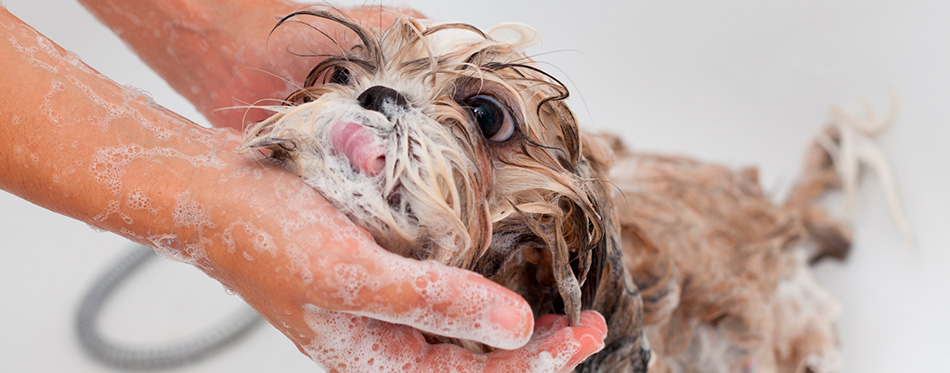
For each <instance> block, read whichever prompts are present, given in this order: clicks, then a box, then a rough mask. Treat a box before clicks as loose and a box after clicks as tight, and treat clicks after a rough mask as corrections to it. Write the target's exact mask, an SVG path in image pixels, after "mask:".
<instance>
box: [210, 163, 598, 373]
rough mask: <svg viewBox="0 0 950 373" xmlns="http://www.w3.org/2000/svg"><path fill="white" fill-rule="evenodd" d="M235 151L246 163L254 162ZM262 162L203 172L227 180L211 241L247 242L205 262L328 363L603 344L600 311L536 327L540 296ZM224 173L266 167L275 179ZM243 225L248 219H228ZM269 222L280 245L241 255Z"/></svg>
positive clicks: (213, 209) (530, 363)
mask: <svg viewBox="0 0 950 373" xmlns="http://www.w3.org/2000/svg"><path fill="white" fill-rule="evenodd" d="M235 157H236V158H235V159H234V161H233V162H234V164H235V165H238V164H242V163H243V164H244V165H243V166H242V167H245V166H247V164H248V163H249V162H247V161H246V160H241V159H239V158H238V157H240V156H238V155H235ZM254 167H260V168H261V170H260V171H257V172H234V171H235V170H223V171H222V175H206V176H207V177H206V178H204V179H203V180H206V182H208V183H214V184H215V185H217V188H200V189H201V190H207V191H211V190H217V192H215V193H209V195H208V196H207V197H205V198H202V199H204V200H205V202H204V203H205V205H207V206H209V211H210V214H211V215H212V216H211V218H212V220H213V221H215V223H216V228H215V232H204V233H203V235H204V236H206V237H210V238H211V239H212V241H214V240H215V237H225V236H227V237H229V239H231V240H233V242H234V243H233V245H236V250H235V249H230V247H229V246H228V245H227V244H226V243H225V242H216V243H215V244H213V245H212V246H209V248H208V250H207V253H206V259H202V261H203V263H199V267H202V266H203V267H205V270H206V271H207V272H208V273H209V274H210V275H212V276H214V277H216V278H218V279H219V280H220V281H222V282H223V283H225V284H226V285H227V286H228V287H230V288H232V289H234V290H235V291H237V292H238V293H239V294H241V295H242V296H243V297H244V299H245V300H246V301H247V302H248V303H250V304H251V305H253V306H254V307H255V308H256V309H257V310H259V311H260V312H261V313H262V314H263V315H264V316H265V317H266V318H267V319H268V320H269V321H270V322H271V323H272V324H273V325H275V326H277V327H278V329H280V330H281V331H282V332H283V333H284V334H285V335H287V336H288V337H289V338H290V339H291V340H293V341H294V343H296V344H297V346H298V347H299V348H300V350H301V351H302V352H304V353H305V354H307V355H308V356H310V357H311V358H313V359H314V360H315V361H316V362H317V363H318V364H320V365H322V366H324V367H326V368H327V369H328V370H331V371H332V370H339V371H352V370H355V371H360V370H362V369H363V368H368V367H370V366H368V365H364V364H368V361H372V364H375V366H376V367H381V366H390V367H393V366H394V367H402V368H405V369H404V370H406V371H447V370H455V367H460V370H461V371H473V372H475V371H538V370H540V371H552V372H553V371H562V370H566V369H570V368H572V367H573V366H575V365H576V364H578V363H580V362H581V361H582V360H583V359H584V358H586V357H587V356H590V355H591V354H593V353H594V352H596V351H599V350H600V349H601V348H602V347H603V339H604V337H605V335H606V325H605V324H604V322H603V319H602V318H601V317H600V316H599V315H597V314H596V313H594V312H588V313H585V314H584V315H585V316H584V317H583V318H582V320H581V323H580V324H579V325H577V326H573V327H568V326H567V321H566V318H565V317H555V316H551V315H549V316H545V317H542V318H540V319H538V321H537V325H535V328H532V325H534V324H535V322H534V320H533V317H532V312H531V309H530V307H529V306H528V304H527V303H526V302H525V301H524V300H523V299H522V298H521V297H519V296H518V295H517V294H515V293H513V292H512V291H510V290H508V289H505V288H504V287H501V286H500V285H498V284H495V283H493V282H491V281H489V280H487V279H485V278H484V277H482V276H480V275H477V274H474V273H471V272H468V271H465V270H462V269H459V268H454V267H448V266H444V265H441V264H438V263H435V262H431V261H417V260H412V259H407V258H403V257H400V256H398V255H395V254H392V253H390V252H388V251H385V250H383V249H382V248H380V247H379V246H377V245H376V244H375V243H374V242H373V240H372V238H371V237H369V236H368V235H367V234H366V233H365V232H364V231H362V230H361V229H359V228H358V227H357V226H355V225H353V224H352V223H351V222H350V221H349V220H348V219H347V218H346V217H345V216H343V215H342V214H339V213H338V212H336V211H335V210H333V208H332V207H331V206H330V205H329V203H327V202H326V201H325V200H324V199H323V198H322V197H321V196H320V195H319V194H318V193H317V192H315V191H314V190H313V189H312V188H310V187H309V186H308V185H306V184H304V183H303V182H302V181H301V180H300V179H299V178H297V177H295V176H294V175H291V174H289V173H287V172H285V171H283V170H280V169H277V168H276V167H273V166H260V165H255V166H254ZM224 174H228V175H235V174H244V175H255V174H257V175H263V177H261V180H268V182H264V183H262V182H260V180H257V177H256V176H255V177H251V176H248V177H241V178H234V177H233V176H232V177H225V176H224ZM221 180H225V184H224V185H222V181H221ZM221 191H225V192H224V193H221ZM231 201H241V202H240V203H236V202H231ZM275 211H279V213H278V214H275ZM247 221H252V222H254V225H255V227H254V228H255V229H256V231H253V232H252V234H247V233H246V232H248V230H247V229H246V228H247V226H244V225H240V224H244V223H242V222H247ZM287 222H294V224H292V225H288V224H287ZM238 225H240V226H241V227H242V229H228V227H236V226H238ZM219 231H220V232H219ZM225 231H227V232H228V233H227V234H225V233H226V232H225ZM258 232H268V234H266V237H265V239H264V241H266V242H267V243H268V245H272V246H273V247H275V248H277V249H276V250H274V251H272V252H270V253H267V254H266V255H258V254H254V258H253V259H254V260H252V261H248V260H246V259H245V258H244V257H243V256H242V255H239V254H235V252H237V253H240V252H242V251H246V252H251V253H254V252H255V251H257V250H256V249H254V248H255V247H256V246H255V245H257V243H256V242H257V240H258V238H257V237H259V234H258ZM274 232H280V233H274ZM315 243H319V247H317V246H316V244H315ZM263 274H267V275H266V276H265V275H263ZM532 329H534V333H532ZM422 331H424V332H428V333H433V334H438V335H442V336H448V337H453V338H462V339H468V340H474V341H478V342H481V343H484V344H487V345H490V346H494V347H498V348H501V350H497V351H495V352H492V353H488V354H473V353H471V352H469V351H466V350H464V349H462V348H460V347H458V346H455V345H447V344H446V345H432V344H429V343H427V342H426V341H425V339H424V337H423V335H422ZM357 358H358V359H359V361H355V360H354V359H357ZM370 371H372V369H370Z"/></svg>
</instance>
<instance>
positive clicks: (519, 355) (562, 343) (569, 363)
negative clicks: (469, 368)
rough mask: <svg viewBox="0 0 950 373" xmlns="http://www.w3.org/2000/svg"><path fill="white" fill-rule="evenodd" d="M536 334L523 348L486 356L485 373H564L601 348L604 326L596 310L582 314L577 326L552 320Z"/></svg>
mask: <svg viewBox="0 0 950 373" xmlns="http://www.w3.org/2000/svg"><path fill="white" fill-rule="evenodd" d="M542 329H548V330H547V332H546V333H538V332H535V335H534V336H533V337H532V338H531V342H529V343H528V344H527V345H526V346H525V347H523V348H521V349H518V350H513V351H496V352H493V353H492V354H489V361H488V364H487V365H486V369H485V371H488V372H564V371H569V370H571V369H573V368H574V367H575V366H577V365H578V364H580V363H581V362H582V361H584V359H586V358H588V357H589V356H591V355H593V354H594V353H596V352H598V351H600V350H601V349H603V348H604V337H606V335H607V325H606V323H605V322H604V318H603V317H602V316H600V314H598V313H597V312H595V311H584V312H582V313H581V318H580V321H579V323H578V325H577V326H573V327H569V326H567V317H566V316H565V317H560V318H557V319H556V320H553V322H551V323H550V324H548V325H546V326H545V327H544V328H542Z"/></svg>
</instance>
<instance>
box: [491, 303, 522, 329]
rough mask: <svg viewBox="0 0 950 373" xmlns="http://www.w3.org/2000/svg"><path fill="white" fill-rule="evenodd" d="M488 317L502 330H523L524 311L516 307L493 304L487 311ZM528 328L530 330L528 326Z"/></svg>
mask: <svg viewBox="0 0 950 373" xmlns="http://www.w3.org/2000/svg"><path fill="white" fill-rule="evenodd" d="M488 319H489V320H490V321H491V322H492V323H493V324H495V325H497V326H498V327H499V328H500V329H503V330H508V331H513V332H520V331H522V330H524V324H525V317H524V312H522V311H521V310H520V309H517V308H512V307H508V306H495V307H493V308H492V309H491V310H490V311H489V313H488ZM528 330H530V328H529V329H528Z"/></svg>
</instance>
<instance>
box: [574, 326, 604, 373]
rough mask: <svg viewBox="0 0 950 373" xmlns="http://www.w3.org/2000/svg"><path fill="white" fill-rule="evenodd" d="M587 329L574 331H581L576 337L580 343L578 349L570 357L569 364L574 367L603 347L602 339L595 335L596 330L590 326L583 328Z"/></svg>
mask: <svg viewBox="0 0 950 373" xmlns="http://www.w3.org/2000/svg"><path fill="white" fill-rule="evenodd" d="M585 329H588V330H585V331H575V333H577V332H580V333H582V334H581V336H580V337H579V338H578V339H577V341H578V342H580V344H581V348H580V350H578V351H577V354H575V355H574V358H572V359H571V366H572V367H575V366H577V365H578V364H580V363H581V362H583V361H584V359H587V358H588V357H590V356H591V355H593V354H596V353H597V352H598V351H600V350H602V349H603V348H604V340H603V339H602V338H599V337H598V336H595V335H594V334H595V333H598V331H596V330H593V329H592V328H585Z"/></svg>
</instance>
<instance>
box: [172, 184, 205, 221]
mask: <svg viewBox="0 0 950 373" xmlns="http://www.w3.org/2000/svg"><path fill="white" fill-rule="evenodd" d="M172 221H173V222H174V224H175V226H176V227H187V228H196V229H201V228H214V227H215V224H214V222H212V221H211V218H210V217H208V215H207V213H205V211H204V209H203V208H202V206H201V205H200V204H199V203H198V202H197V201H196V200H195V199H194V197H192V195H191V192H187V191H186V192H182V193H180V194H178V196H176V200H175V207H174V208H173V209H172Z"/></svg>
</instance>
